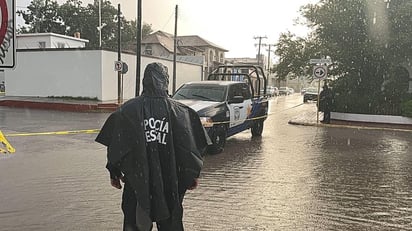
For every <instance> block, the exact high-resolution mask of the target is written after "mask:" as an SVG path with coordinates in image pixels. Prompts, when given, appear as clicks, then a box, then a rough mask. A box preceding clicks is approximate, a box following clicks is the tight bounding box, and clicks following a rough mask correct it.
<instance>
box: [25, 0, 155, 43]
mask: <svg viewBox="0 0 412 231" xmlns="http://www.w3.org/2000/svg"><path fill="white" fill-rule="evenodd" d="M18 14H20V15H21V16H23V19H24V20H25V23H26V24H27V26H24V27H22V28H20V29H19V30H18V33H44V32H53V33H58V34H64V35H69V36H73V35H74V33H75V32H80V35H81V37H82V38H84V39H88V40H89V43H88V44H87V47H88V48H99V46H100V41H99V28H98V26H99V0H94V2H93V3H92V4H88V5H86V6H83V3H82V1H80V0H67V1H66V2H65V3H64V4H62V5H61V6H59V5H58V4H57V2H48V0H46V1H45V0H33V1H32V2H31V4H30V5H29V7H28V11H27V12H24V11H19V12H18ZM101 20H102V21H101V22H102V28H101V37H102V40H101V43H102V48H105V49H110V50H117V34H118V32H117V30H118V26H117V8H115V7H114V6H113V5H111V3H110V1H107V0H103V1H102V2H101ZM121 22H122V23H121V25H122V29H121V38H122V39H121V40H122V44H121V47H122V50H130V51H136V34H137V23H136V21H127V20H126V19H125V18H124V17H121ZM151 32H152V28H151V25H150V24H146V23H144V24H143V26H142V36H145V35H147V34H149V33H151Z"/></svg>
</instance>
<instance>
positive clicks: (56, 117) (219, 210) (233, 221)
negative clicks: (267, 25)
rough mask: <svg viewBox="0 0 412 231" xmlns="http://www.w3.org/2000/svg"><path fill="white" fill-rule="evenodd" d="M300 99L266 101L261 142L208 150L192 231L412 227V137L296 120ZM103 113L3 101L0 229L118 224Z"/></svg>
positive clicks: (117, 194) (243, 138) (241, 140)
mask: <svg viewBox="0 0 412 231" xmlns="http://www.w3.org/2000/svg"><path fill="white" fill-rule="evenodd" d="M301 102H302V96H300V95H298V94H295V95H293V96H288V97H284V96H283V97H279V98H277V99H274V100H272V101H271V107H270V116H269V118H268V119H267V120H266V122H265V128H264V132H263V137H262V138H260V139H252V138H251V134H250V132H249V131H247V132H244V133H241V134H238V135H236V136H234V137H231V138H229V140H228V142H227V144H226V148H225V151H224V152H223V153H221V154H219V155H213V156H206V157H205V166H204V169H203V172H202V175H201V181H200V186H199V188H198V189H196V190H194V191H190V192H188V193H187V196H186V198H185V201H184V207H185V217H184V221H185V228H186V230H190V231H192V230H194V231H197V230H200V231H203V230H204V231H217V230H219V231H220V230H248V231H249V230H412V190H411V187H412V167H411V166H412V133H411V132H401V131H382V130H360V129H352V128H331V127H310V126H297V125H289V124H288V123H287V122H288V121H289V119H290V118H292V117H294V116H296V115H298V114H300V113H304V112H305V111H307V110H315V105H314V104H304V105H300V106H297V107H295V106H296V105H299V104H301ZM107 116H108V114H104V113H68V112H56V111H41V110H25V109H11V108H4V107H0V130H1V131H2V132H3V133H4V134H5V135H6V136H7V137H8V139H9V141H10V142H11V143H12V144H13V146H14V147H15V148H16V150H17V151H16V153H15V154H12V155H2V154H0V230H7V231H9V230H19V231H20V230H42V231H48V230H99V231H100V230H121V224H122V214H121V211H120V198H121V191H120V190H116V189H114V188H112V187H111V186H110V184H109V179H108V174H107V172H106V170H105V168H104V165H105V161H106V157H105V149H104V147H103V146H101V145H99V144H97V143H95V142H94V141H93V140H94V138H95V136H96V134H85V133H82V134H72V135H36V136H13V134H23V133H32V132H46V131H66V130H70V131H72V130H83V129H96V128H100V127H101V125H102V124H103V122H104V121H105V119H106V118H107Z"/></svg>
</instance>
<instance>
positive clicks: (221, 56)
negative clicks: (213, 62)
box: [219, 53, 223, 63]
mask: <svg viewBox="0 0 412 231" xmlns="http://www.w3.org/2000/svg"><path fill="white" fill-rule="evenodd" d="M219 61H220V62H221V63H223V54H222V53H220V58H219Z"/></svg>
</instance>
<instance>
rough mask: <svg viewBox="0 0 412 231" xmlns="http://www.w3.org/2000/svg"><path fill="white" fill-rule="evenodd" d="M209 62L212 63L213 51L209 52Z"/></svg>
mask: <svg viewBox="0 0 412 231" xmlns="http://www.w3.org/2000/svg"><path fill="white" fill-rule="evenodd" d="M209 60H210V62H213V51H210V52H209Z"/></svg>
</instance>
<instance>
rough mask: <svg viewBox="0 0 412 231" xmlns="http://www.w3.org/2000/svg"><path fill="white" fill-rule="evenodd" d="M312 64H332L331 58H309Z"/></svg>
mask: <svg viewBox="0 0 412 231" xmlns="http://www.w3.org/2000/svg"><path fill="white" fill-rule="evenodd" d="M309 63H310V64H331V63H332V60H331V59H311V60H309Z"/></svg>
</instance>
